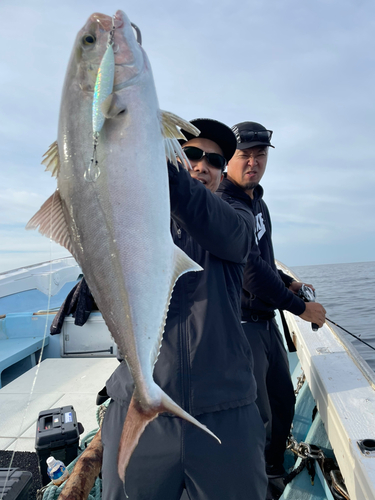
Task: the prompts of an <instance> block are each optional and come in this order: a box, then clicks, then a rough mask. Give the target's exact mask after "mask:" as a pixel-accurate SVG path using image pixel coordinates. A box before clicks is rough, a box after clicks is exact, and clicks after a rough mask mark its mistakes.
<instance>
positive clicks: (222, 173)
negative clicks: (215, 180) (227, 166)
mask: <svg viewBox="0 0 375 500" xmlns="http://www.w3.org/2000/svg"><path fill="white" fill-rule="evenodd" d="M223 179H224V172H221V177H220V182H221V181H222V180H223Z"/></svg>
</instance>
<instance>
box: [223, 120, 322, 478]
mask: <svg viewBox="0 0 375 500" xmlns="http://www.w3.org/2000/svg"><path fill="white" fill-rule="evenodd" d="M232 130H233V131H234V133H235V135H236V139H237V150H236V152H235V154H234V155H233V157H232V158H231V160H230V161H229V163H228V172H227V177H226V178H225V179H224V181H223V182H222V183H221V185H220V188H219V190H218V194H219V196H221V197H222V199H224V200H227V199H235V200H237V201H240V202H242V203H243V204H244V205H245V206H246V207H248V208H250V209H251V211H252V212H253V215H254V217H255V223H256V239H257V244H256V245H254V246H253V248H252V250H251V252H250V253H249V256H248V262H247V264H246V267H245V273H244V281H243V288H242V298H241V307H242V323H243V328H244V331H245V333H246V336H247V338H248V340H249V343H250V345H251V348H252V351H253V355H254V375H255V378H256V381H257V404H258V407H259V411H260V413H261V416H262V419H263V422H264V424H265V426H266V432H267V442H266V454H265V456H266V464H267V473H268V475H269V478H273V479H274V478H277V477H281V476H282V475H283V474H284V472H285V471H284V467H283V462H284V452H285V448H286V441H287V438H288V435H289V431H290V426H291V423H292V420H293V416H294V403H295V397H294V389H293V385H292V381H291V377H290V372H289V366H288V359H287V353H286V351H285V348H284V344H283V341H282V337H281V334H280V331H279V329H278V327H277V324H276V322H275V320H274V316H275V310H276V309H280V310H287V311H290V312H292V313H293V314H295V315H298V316H301V317H302V318H303V319H305V320H306V321H309V322H312V323H317V324H318V325H319V327H321V326H322V325H323V323H324V320H325V309H324V308H323V306H322V305H321V304H318V303H312V302H310V303H305V302H304V301H303V300H302V299H300V298H299V297H298V296H297V295H296V293H297V292H298V290H299V289H300V287H301V286H302V283H299V282H296V281H295V280H293V279H292V278H290V277H289V276H288V275H286V274H284V273H283V272H281V271H278V270H277V269H276V266H275V259H274V253H273V246H272V239H271V219H270V214H269V211H268V208H267V205H266V204H265V202H264V201H263V188H262V187H261V186H260V185H259V182H260V181H261V179H262V177H263V174H264V172H265V169H266V165H267V159H268V150H269V148H270V147H272V148H273V147H274V146H272V144H271V138H272V131H271V130H267V129H266V128H265V127H263V125H261V124H259V123H255V122H242V123H239V124H237V125H235V126H234V127H232ZM309 286H311V285H309Z"/></svg>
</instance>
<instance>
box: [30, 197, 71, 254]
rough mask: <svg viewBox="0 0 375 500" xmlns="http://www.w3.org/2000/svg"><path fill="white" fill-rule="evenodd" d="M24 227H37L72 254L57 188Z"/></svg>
mask: <svg viewBox="0 0 375 500" xmlns="http://www.w3.org/2000/svg"><path fill="white" fill-rule="evenodd" d="M26 229H38V231H39V232H40V233H41V234H43V235H44V236H47V238H51V239H53V241H55V242H56V243H59V244H60V245H62V246H63V247H65V248H66V249H67V250H69V252H70V253H71V254H73V255H74V253H73V245H72V242H71V238H70V234H69V229H68V226H67V224H66V220H65V215H64V211H63V207H62V202H61V197H60V193H59V191H58V190H57V189H56V191H55V192H54V193H53V195H52V196H50V197H49V198H48V200H47V201H45V202H44V203H43V205H42V206H41V207H40V209H39V210H38V211H37V213H36V214H35V215H34V216H33V217H32V218H31V219H30V220H29V222H28V223H27V224H26Z"/></svg>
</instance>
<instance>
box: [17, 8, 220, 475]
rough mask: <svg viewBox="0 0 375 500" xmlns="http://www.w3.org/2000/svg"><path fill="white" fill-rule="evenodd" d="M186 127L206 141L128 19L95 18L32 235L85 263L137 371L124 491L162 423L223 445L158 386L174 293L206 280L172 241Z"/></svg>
mask: <svg viewBox="0 0 375 500" xmlns="http://www.w3.org/2000/svg"><path fill="white" fill-rule="evenodd" d="M113 22H114V26H115V30H114V38H113V52H114V62H115V66H114V86H113V92H112V93H110V95H109V96H108V97H106V96H104V98H103V99H102V100H103V103H102V104H101V105H100V109H99V108H98V107H95V106H94V115H95V114H96V113H99V114H100V112H101V113H103V116H104V118H105V120H102V121H104V125H103V123H101V124H100V128H101V130H100V133H99V134H98V135H97V136H96V137H97V140H96V142H97V146H96V161H97V164H96V162H95V161H94V162H91V163H90V159H91V158H92V156H93V119H92V113H93V100H94V89H95V83H97V75H98V68H99V66H100V63H101V61H102V59H103V55H104V54H105V52H106V49H107V44H108V36H109V32H110V31H111V29H112V27H113V26H112V23H113ZM112 35H113V33H112ZM111 50H112V49H111ZM107 52H108V51H107ZM107 55H108V54H107ZM107 55H106V58H107ZM111 57H112V56H111ZM106 58H104V59H105V60H107V59H106ZM104 64H107V63H106V62H104V63H103V65H104ZM101 69H102V71H104V72H105V71H106V69H105V68H103V67H102V68H101ZM112 71H113V70H112ZM99 74H100V72H99ZM104 76H105V77H106V76H108V75H104ZM109 76H110V75H109ZM98 78H99V77H98ZM96 90H97V89H96ZM96 97H97V96H96ZM101 97H103V96H101ZM105 97H106V98H105ZM176 125H178V126H181V127H183V128H184V129H185V130H189V131H191V132H192V133H194V134H195V135H197V133H198V132H199V131H197V129H195V128H194V127H192V126H191V124H189V123H188V122H185V121H184V120H182V119H180V118H178V117H176V116H175V115H172V114H171V113H166V112H161V111H160V109H159V105H158V100H157V96H156V91H155V86H154V81H153V77H152V72H151V67H150V63H149V61H148V58H147V55H146V53H145V52H144V50H143V48H142V47H141V46H140V44H139V43H138V42H137V40H136V38H135V35H134V32H133V29H132V26H131V23H130V21H129V19H128V18H127V17H126V15H125V14H124V13H123V12H122V11H118V12H117V13H116V15H115V17H114V20H112V18H111V17H109V16H105V15H103V14H93V15H92V16H91V17H90V18H89V19H88V21H87V23H86V24H85V26H84V27H83V28H82V30H81V31H80V32H79V33H78V35H77V39H76V42H75V45H74V48H73V52H72V55H71V58H70V62H69V66H68V70H67V74H66V79H65V84H64V88H63V95H62V103H61V110H60V118H59V129H58V140H57V142H56V143H54V144H52V146H51V147H50V149H49V150H48V151H47V153H46V155H45V159H44V161H43V163H44V164H45V165H46V166H47V170H50V171H51V172H52V175H55V176H56V177H57V190H56V191H55V193H54V194H53V195H52V196H51V197H50V198H49V199H48V200H47V201H46V202H45V204H44V205H43V206H42V207H41V209H40V210H39V211H38V212H37V213H36V214H35V215H34V217H33V218H32V219H31V220H30V221H29V223H28V225H27V228H28V229H35V228H37V227H39V231H40V232H41V233H42V234H45V235H46V236H48V237H51V238H53V239H54V240H55V241H57V242H58V243H60V244H61V245H63V246H65V247H66V248H67V249H68V250H69V251H70V252H71V253H72V255H73V256H74V257H75V259H76V260H77V262H78V263H79V265H80V266H81V268H82V271H83V273H84V275H85V278H86V281H87V283H88V285H89V287H90V290H91V292H92V294H93V296H94V298H95V301H96V303H97V305H98V307H99V309H100V311H101V313H102V315H103V318H104V320H105V322H106V324H107V326H108V328H109V330H110V332H111V333H112V335H113V337H114V339H115V341H116V343H117V344H118V346H119V347H120V349H121V352H122V353H123V354H124V356H125V358H126V361H127V363H128V365H129V368H130V371H131V373H132V376H133V379H134V383H135V389H134V394H133V397H132V401H131V403H130V407H129V411H128V416H127V418H126V421H125V424H124V429H123V433H122V437H121V443H120V447H119V458H118V471H119V475H120V477H121V478H122V479H124V477H125V470H126V466H127V464H128V461H129V459H130V456H131V454H132V452H133V450H134V448H135V446H136V445H137V443H138V440H139V437H140V435H141V434H142V432H143V430H144V428H145V426H146V425H147V424H148V423H149V422H150V421H151V420H153V419H154V418H155V417H156V416H157V415H158V413H160V412H164V411H168V412H171V413H174V414H175V415H178V416H179V417H182V418H185V419H186V420H188V421H190V422H192V423H194V424H195V425H197V426H199V427H201V428H202V429H204V430H206V431H207V432H209V433H210V434H212V433H211V432H210V431H208V429H207V428H206V427H205V426H203V425H202V424H200V423H199V422H198V421H197V420H196V419H194V418H193V417H192V416H191V415H189V414H188V413H186V412H185V411H183V410H182V409H181V408H180V407H179V406H178V405H176V404H175V403H174V402H173V401H172V400H171V398H169V397H168V396H167V394H165V393H164V392H163V391H162V390H161V389H160V387H159V386H157V385H156V384H155V382H154V380H153V377H152V374H153V369H154V365H155V362H156V360H157V356H158V353H159V350H160V345H161V340H162V335H163V330H164V326H165V321H166V315H167V311H168V306H169V302H170V299H171V294H172V290H173V287H174V283H175V281H176V280H177V279H178V277H179V276H181V275H182V274H183V273H186V272H188V271H199V270H201V268H200V266H198V265H197V264H196V263H195V262H194V261H192V260H191V259H190V258H189V257H188V256H187V255H186V254H185V253H184V252H182V251H181V250H180V249H179V248H178V247H177V246H175V245H174V243H173V241H172V237H171V234H170V207H169V188H168V172H167V166H166V156H168V157H169V158H170V159H172V160H173V161H176V158H175V153H174V150H176V151H177V154H179V155H181V154H182V152H181V150H179V149H178V148H179V145H178V141H177V138H179V137H181V133H180V131H179V129H178V128H177V126H176ZM212 435H213V434H212Z"/></svg>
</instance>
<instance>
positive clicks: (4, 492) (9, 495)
mask: <svg viewBox="0 0 375 500" xmlns="http://www.w3.org/2000/svg"><path fill="white" fill-rule="evenodd" d="M31 483H32V474H31V472H27V471H21V470H19V469H18V468H13V469H0V500H16V499H17V500H29V490H30V486H31Z"/></svg>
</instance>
